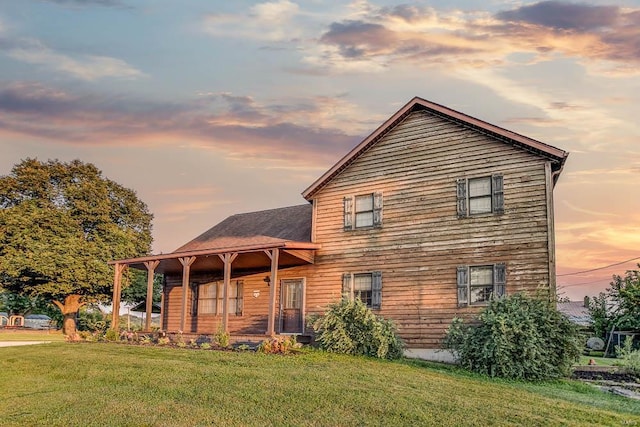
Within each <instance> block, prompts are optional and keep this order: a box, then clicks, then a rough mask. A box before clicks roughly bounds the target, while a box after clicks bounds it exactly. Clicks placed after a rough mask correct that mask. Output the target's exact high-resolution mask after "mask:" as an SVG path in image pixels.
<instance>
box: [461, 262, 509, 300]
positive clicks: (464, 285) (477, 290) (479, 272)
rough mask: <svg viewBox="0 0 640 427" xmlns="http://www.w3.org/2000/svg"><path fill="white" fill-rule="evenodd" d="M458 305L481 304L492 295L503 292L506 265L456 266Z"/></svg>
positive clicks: (501, 294) (498, 295)
mask: <svg viewBox="0 0 640 427" xmlns="http://www.w3.org/2000/svg"><path fill="white" fill-rule="evenodd" d="M457 282H458V305H462V306H463V305H474V304H482V303H486V302H488V301H489V299H490V298H491V297H492V296H496V297H501V296H503V295H504V294H505V285H506V265H505V264H490V265H472V266H466V265H465V266H460V267H458V274H457Z"/></svg>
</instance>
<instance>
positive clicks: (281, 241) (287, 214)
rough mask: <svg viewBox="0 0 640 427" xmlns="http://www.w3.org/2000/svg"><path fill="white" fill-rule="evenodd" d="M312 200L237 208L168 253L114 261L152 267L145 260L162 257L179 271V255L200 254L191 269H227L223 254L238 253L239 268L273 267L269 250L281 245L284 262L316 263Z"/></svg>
mask: <svg viewBox="0 0 640 427" xmlns="http://www.w3.org/2000/svg"><path fill="white" fill-rule="evenodd" d="M311 215H312V206H311V205H310V204H305V205H298V206H290V207H285V208H278V209H270V210H265V211H259V212H249V213H244V214H237V215H233V216H230V217H228V218H226V219H225V220H224V221H222V222H220V223H219V224H217V225H215V226H214V227H212V228H210V229H209V230H207V231H205V232H204V233H202V234H201V235H200V236H198V237H196V238H195V239H193V240H191V241H189V242H188V243H186V244H184V245H183V246H181V247H180V248H178V249H177V250H175V251H174V252H171V253H168V254H159V255H149V256H144V257H137V258H129V259H121V260H115V261H110V262H109V264H122V265H128V266H129V267H132V268H136V269H140V270H146V266H145V262H150V261H158V262H159V265H158V266H157V267H156V269H155V271H156V272H158V273H179V272H181V271H182V264H181V263H180V261H179V259H180V258H184V257H194V256H195V257H196V260H195V262H194V263H193V264H192V265H191V271H194V272H197V271H222V269H223V268H224V263H223V262H222V260H221V259H220V257H219V256H218V255H222V254H225V253H237V254H238V256H237V258H236V259H235V261H234V262H233V270H234V272H238V273H239V272H245V273H250V272H260V271H266V270H269V269H270V267H271V260H270V258H269V255H268V254H267V253H266V252H265V251H268V250H271V249H281V251H280V257H279V268H287V267H293V266H297V265H304V264H309V263H313V259H314V251H315V250H316V249H319V248H320V245H319V244H315V243H312V242H311Z"/></svg>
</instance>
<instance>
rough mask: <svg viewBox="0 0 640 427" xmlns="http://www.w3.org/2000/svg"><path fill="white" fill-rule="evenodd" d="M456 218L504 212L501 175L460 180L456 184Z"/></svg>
mask: <svg viewBox="0 0 640 427" xmlns="http://www.w3.org/2000/svg"><path fill="white" fill-rule="evenodd" d="M456 185H457V199H458V203H457V204H458V208H457V209H458V218H464V217H466V216H470V215H478V214H485V213H497V214H501V213H503V212H504V189H503V177H502V175H493V176H485V177H480V178H469V179H467V178H461V179H458V181H457V182H456Z"/></svg>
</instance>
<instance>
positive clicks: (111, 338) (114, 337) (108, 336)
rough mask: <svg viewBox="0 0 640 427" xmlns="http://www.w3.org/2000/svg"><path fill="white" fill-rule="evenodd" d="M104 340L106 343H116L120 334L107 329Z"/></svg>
mask: <svg viewBox="0 0 640 427" xmlns="http://www.w3.org/2000/svg"><path fill="white" fill-rule="evenodd" d="M104 339H105V340H107V341H118V340H119V339H120V334H119V333H118V331H116V330H115V329H109V330H107V332H105V334H104Z"/></svg>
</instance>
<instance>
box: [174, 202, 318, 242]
mask: <svg viewBox="0 0 640 427" xmlns="http://www.w3.org/2000/svg"><path fill="white" fill-rule="evenodd" d="M311 215H312V206H311V204H305V205H298V206H289V207H285V208H278V209H269V210H265V211H258V212H249V213H243V214H237V215H232V216H230V217H228V218H227V219H225V220H224V221H222V222H220V223H219V224H217V225H215V226H214V227H212V228H210V229H209V230H207V231H205V232H204V233H202V234H201V235H200V236H198V237H196V238H195V239H193V240H191V241H190V242H189V243H187V244H185V245H183V246H181V247H179V248H178V249H176V250H175V251H174V252H189V251H196V250H202V249H217V248H225V247H234V246H249V245H254V244H271V243H274V244H277V243H283V242H285V241H295V242H311Z"/></svg>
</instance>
